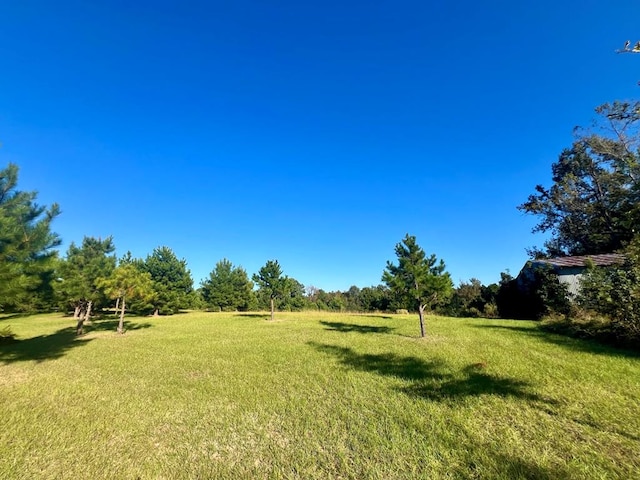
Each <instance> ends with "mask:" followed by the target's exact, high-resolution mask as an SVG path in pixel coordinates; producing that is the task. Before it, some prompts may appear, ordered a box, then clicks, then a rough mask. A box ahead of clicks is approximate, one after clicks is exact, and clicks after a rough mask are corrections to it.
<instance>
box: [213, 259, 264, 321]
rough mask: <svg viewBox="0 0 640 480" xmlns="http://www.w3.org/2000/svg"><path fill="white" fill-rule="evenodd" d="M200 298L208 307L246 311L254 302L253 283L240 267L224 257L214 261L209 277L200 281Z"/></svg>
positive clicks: (224, 310)
mask: <svg viewBox="0 0 640 480" xmlns="http://www.w3.org/2000/svg"><path fill="white" fill-rule="evenodd" d="M201 295H202V299H203V300H204V302H205V305H206V306H207V307H208V308H212V309H218V310H220V311H223V312H226V311H235V310H240V311H246V310H249V309H250V308H251V306H252V305H253V304H254V303H255V294H254V292H253V283H252V282H251V280H249V276H248V275H247V272H246V271H245V270H244V269H243V268H242V267H234V266H233V264H232V263H231V262H230V261H229V260H227V259H226V258H224V259H222V260H220V261H219V262H218V263H216V266H215V268H214V269H213V270H212V271H211V273H210V274H209V278H208V279H206V280H204V281H203V282H202V286H201Z"/></svg>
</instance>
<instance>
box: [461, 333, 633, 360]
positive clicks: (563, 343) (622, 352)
mask: <svg viewBox="0 0 640 480" xmlns="http://www.w3.org/2000/svg"><path fill="white" fill-rule="evenodd" d="M473 327H474V328H488V329H493V330H503V331H511V332H516V333H523V334H525V335H527V336H529V337H532V338H535V339H537V340H540V341H542V342H546V343H551V344H553V345H558V346H560V347H564V348H568V349H570V350H575V351H578V352H587V353H595V354H599V355H611V356H615V357H626V358H640V352H636V351H633V350H627V349H624V348H617V347H612V346H608V345H605V344H603V343H600V342H598V341H596V340H591V339H585V338H572V337H569V336H565V335H560V334H558V333H552V332H546V331H544V330H542V329H541V328H540V326H536V327H533V328H531V327H522V326H515V325H513V326H512V325H473Z"/></svg>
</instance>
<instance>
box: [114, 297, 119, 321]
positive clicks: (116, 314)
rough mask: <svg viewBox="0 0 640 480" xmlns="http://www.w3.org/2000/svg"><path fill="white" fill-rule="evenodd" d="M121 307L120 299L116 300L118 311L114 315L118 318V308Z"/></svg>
mask: <svg viewBox="0 0 640 480" xmlns="http://www.w3.org/2000/svg"><path fill="white" fill-rule="evenodd" d="M119 306H120V297H118V298H116V311H115V313H114V315H115V316H116V317H117V316H118V307H119Z"/></svg>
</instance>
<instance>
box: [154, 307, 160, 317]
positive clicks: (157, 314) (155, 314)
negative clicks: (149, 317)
mask: <svg viewBox="0 0 640 480" xmlns="http://www.w3.org/2000/svg"><path fill="white" fill-rule="evenodd" d="M153 316H154V317H159V316H160V309H159V308H156V309H155V310H154V311H153Z"/></svg>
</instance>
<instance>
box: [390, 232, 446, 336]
mask: <svg viewBox="0 0 640 480" xmlns="http://www.w3.org/2000/svg"><path fill="white" fill-rule="evenodd" d="M395 251H396V255H397V257H398V265H394V264H393V263H391V262H390V261H387V267H386V269H385V271H384V272H383V274H382V281H383V282H384V283H385V284H386V285H387V286H388V287H389V288H390V289H391V291H392V292H393V294H394V295H395V296H396V298H397V299H398V301H399V302H400V303H401V304H402V305H403V306H404V307H405V308H407V309H411V310H413V311H415V310H417V311H418V315H419V317H420V335H421V336H422V337H424V336H425V329H424V312H425V310H426V309H427V308H429V309H433V308H435V307H437V306H439V305H442V304H444V303H445V302H446V301H447V299H448V298H449V297H450V296H451V293H452V291H453V282H452V281H451V276H450V275H449V273H448V272H446V271H445V264H444V261H442V260H440V262H438V260H437V258H436V256H435V255H430V256H429V257H427V256H426V254H425V252H424V250H423V249H422V248H421V247H420V246H418V244H417V243H416V237H415V236H412V235H409V234H407V235H406V236H405V237H404V239H403V240H402V242H400V243H398V244H397V245H396V248H395Z"/></svg>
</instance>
